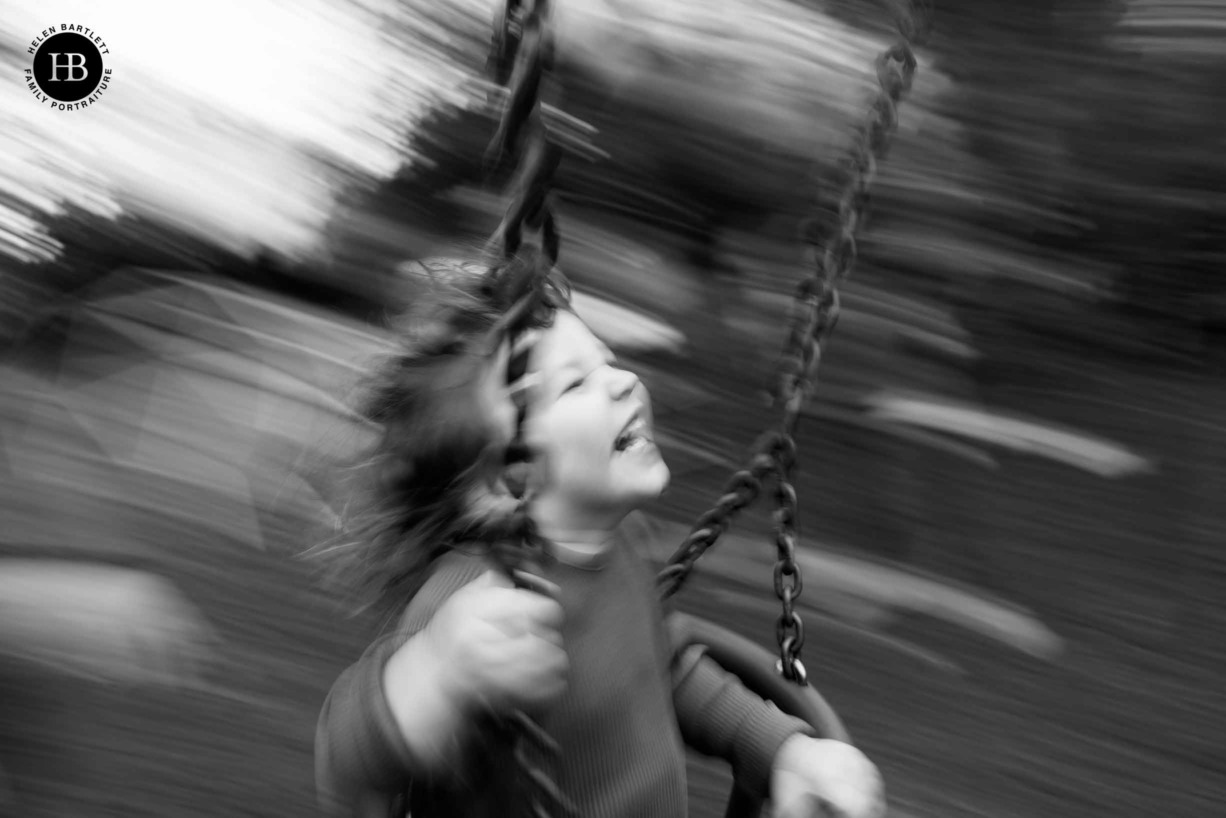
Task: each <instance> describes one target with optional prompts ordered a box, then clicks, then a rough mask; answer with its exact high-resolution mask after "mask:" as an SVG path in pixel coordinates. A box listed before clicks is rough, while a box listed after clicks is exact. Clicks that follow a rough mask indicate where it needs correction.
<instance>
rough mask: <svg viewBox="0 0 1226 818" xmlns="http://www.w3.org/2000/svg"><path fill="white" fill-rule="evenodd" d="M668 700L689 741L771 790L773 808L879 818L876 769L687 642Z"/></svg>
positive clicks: (785, 812) (791, 816)
mask: <svg viewBox="0 0 1226 818" xmlns="http://www.w3.org/2000/svg"><path fill="white" fill-rule="evenodd" d="M673 667H674V675H673V679H674V694H673V700H674V704H675V707H676V710H677V719H678V721H679V723H680V725H681V733H682V736H683V737H684V738H685V741H686V743H687V744H689V745H690V746H691V747H693V748H694V749H695V750H698V751H699V752H702V753H707V754H709V755H714V756H718V757H721V758H725V759H727V760H728V761H729V762H730V763H731V764H732V767H733V773H734V775H735V776H736V778H737V781H739V782H740V783H741V784H742V785H743V786H744V787H745V788H746V789H747V790H748V791H749V792H751V793H754V794H756V795H758V796H760V797H765V796H767V795H769V796H770V798H771V802H772V807H773V809H774V814H775V815H777V816H781V818H806V817H807V816H810V815H826V814H831V813H830V812H827V811H825V810H824V808H823V805H825V806H826V807H829V808H832V809H833V814H836V815H841V816H847V817H848V818H880V817H881V816H883V815H884V814H885V800H884V788H883V787H882V784H881V775H880V773H878V771H877V768H876V767H875V766H874V765H873V763H872V762H871V761H869V760H868V758H867V757H865V755H864V754H863V753H862V752H860V751H859V750H858V749H856V748H855V747H853V746H851V745H850V744H845V743H843V742H841V741H832V740H822V739H816V738H814V737H813V736H812V733H813V731H812V729H811V728H810V727H809V725H808V724H806V723H805V722H803V721H801V720H799V719H794V718H792V717H790V716H787V715H784V714H783V713H782V712H781V711H780V710H779V709H778V708H776V707H775V706H774V705H773V704H770V703H768V702H766V701H764V700H763V699H762V698H760V697H759V696H757V695H755V694H753V693H751V692H750V691H748V690H746V689H745V687H744V685H742V684H741V682H740V680H739V679H737V678H736V677H735V676H733V675H732V674H730V673H728V672H727V671H725V670H724V669H723V668H721V667H719V665H717V664H716V663H715V662H714V661H713V660H712V659H710V658H709V657H707V656H704V655H703V654H702V649H701V648H696V647H695V648H690V649H689V650H687V651H686V652H685V653H684V654H683V655H681V656H679V657H676V659H675V661H674V665H673Z"/></svg>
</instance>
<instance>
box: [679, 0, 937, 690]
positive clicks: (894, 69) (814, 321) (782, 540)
mask: <svg viewBox="0 0 1226 818" xmlns="http://www.w3.org/2000/svg"><path fill="white" fill-rule="evenodd" d="M892 5H894V6H895V19H896V24H897V27H898V32H899V39H898V41H897V42H896V43H894V44H893V45H891V46H890V47H889V48H887V49H886V50H885V51H884V52H882V54H881V55H880V56H879V57H878V59H877V82H878V85H879V88H880V90H879V92H878V95H877V98H876V100H875V101H874V102H873V105H872V109H871V112H870V114H869V117H868V120H867V123H866V124H865V125H864V126H862V127H861V128H859V130H858V132H857V138H856V140H855V144H854V146H853V147H852V149H851V150H850V152H849V153H848V155H847V157H846V158H845V159H844V161H843V162H842V171H843V176H844V183H843V185H842V187H841V189H840V195H839V198H838V200H837V204H836V206H835V208H834V214H835V225H834V229H833V230H831V231H830V232H829V234H826V233H825V231H823V230H822V227H823V223H824V222H825V219H823V218H822V215H821V214H820V212H819V214H817V215H814V216H811V217H809V218H807V219H805V220H804V221H802V223H801V229H800V233H801V238H802V240H803V241H804V242H805V244H806V245H808V249H807V251H806V257H807V259H808V262H807V263H808V264H809V265H811V270H810V272H809V274H808V275H806V276H805V278H804V279H803V280H802V281H801V282H800V283H799V284H798V285H797V288H796V291H795V294H794V297H793V301H792V308H791V314H790V318H789V322H788V334H787V338H786V341H785V343H784V348H783V352H782V354H781V355H780V359H779V363H778V367H777V370H776V384H775V390H774V391H775V405H776V409H777V410H778V411H779V412H780V419H779V423H778V427H777V428H776V430H774V431H773V432H769V433H767V434H765V435H763V436H762V437H761V438H760V439H759V441H758V443H757V445H755V447H754V453H753V455H752V456H751V460H750V466H749V468H748V469H745V470H741V471H738V472H736V473H735V474H734V475H733V477H732V480H731V481H730V482H729V485H728V487H727V488H726V489H725V491H724V494H723V496H721V497H720V498H719V500H717V501H716V503H715V505H714V506H713V507H712V508H711V509H710V510H709V511H707V512H705V513H704V514H703V515H701V516H700V517H699V518H698V520H697V521H696V522H695V523H694V525H693V527H692V528H691V531H690V534H689V535H688V536H687V537H686V539H685V541H684V542H683V543H682V545H681V547H680V548H679V549H678V550H677V552H676V553H674V554H673V555H672V557H670V558H669V560H668V563H667V564H666V566H665V567H664V569H663V570H662V571H661V572H660V574H659V583H660V586H661V593H662V594H663V595H664V596H665V597H667V596H671V595H672V594H674V593H676V592H677V591H678V590H679V589H680V588H681V586H682V585H683V584H684V583H685V581H686V579H687V578H688V577H689V575H690V573H691V571H692V570H693V567H694V564H695V562H696V561H697V560H698V558H699V557H701V556H702V554H704V553H705V552H706V551H707V549H709V548H710V547H711V546H712V545H714V544H715V542H716V541H717V540H718V539H719V537H720V536H721V535H722V534H723V533H724V531H726V530H727V528H728V526H729V525H730V524H731V522H732V519H733V518H734V517H735V516H736V514H738V513H739V512H740V511H741V510H742V509H743V508H745V507H746V506H747V505H749V504H750V503H752V502H753V501H754V500H756V499H757V497H758V495H759V494H760V493H761V488H762V481H763V480H764V479H766V478H767V477H772V478H774V481H775V493H774V495H775V496H774V500H775V510H774V512H773V515H772V516H773V522H774V531H775V546H776V556H777V559H776V562H775V568H774V588H775V595H776V596H777V597H778V598H779V602H780V606H781V612H780V614H779V618H778V619H777V620H776V626H775V635H776V639H777V641H778V644H779V662H778V663H777V668H778V670H779V672H780V673H781V674H782V675H783V677H784V678H786V679H788V680H790V681H794V682H796V683H797V684H801V685H804V684H806V683H807V678H808V674H807V672H806V670H805V666H804V664H803V663H802V662H801V660H800V652H801V648H803V647H804V642H805V631H804V623H803V621H802V620H801V618H800V614H799V613H797V611H796V601H797V599H798V598H799V597H800V594H801V591H802V589H803V587H804V581H803V578H802V576H801V572H800V566H799V565H798V564H797V563H796V546H797V539H798V537H797V532H796V518H797V500H796V490H795V488H794V487H793V485H792V467H793V465H794V463H795V455H796V443H795V440H794V439H793V435H794V434H795V431H796V426H797V423H798V420H799V418H800V413H801V411H802V409H803V408H804V405H805V403H806V402H807V401H808V399H809V397H810V395H811V394H812V391H813V383H814V379H815V377H816V375H817V369H818V366H819V364H820V363H821V359H822V354H823V352H824V350H825V349H826V344H827V342H828V340H829V338H830V335H831V333H832V332H833V331H834V328H835V325H836V324H837V323H838V320H839V288H840V287H841V286H842V285H843V283H844V282H845V281H846V279H847V278H848V276H849V275H850V274H851V271H852V269H853V268H854V267H855V263H856V259H857V257H858V255H859V253H858V247H857V244H856V235H857V233H858V232H859V231H860V230H862V229H863V228H864V224H865V222H866V214H867V208H868V202H869V191H870V188H871V187H872V184H873V181H874V180H875V178H876V176H877V167H878V164H879V162H880V160H882V159H883V158H884V157H885V155H886V152H887V150H888V147H889V143H890V139H891V137H892V136H893V134H894V131H895V130H896V129H897V127H898V102H899V99H900V98H901V97H902V95H903V94H904V93H906V92H907V91H908V90H910V88H911V82H912V79H913V77H914V74H915V70H916V67H917V61H916V58H915V52H914V51H913V50H912V43H915V42H919V41H921V40H922V39H923V38H924V37H926V35H927V31H928V26H929V24H930V22H931V3H930V0H897V1H896V2H894V3H892ZM825 212H826V213H829V212H830V211H829V210H827V211H825Z"/></svg>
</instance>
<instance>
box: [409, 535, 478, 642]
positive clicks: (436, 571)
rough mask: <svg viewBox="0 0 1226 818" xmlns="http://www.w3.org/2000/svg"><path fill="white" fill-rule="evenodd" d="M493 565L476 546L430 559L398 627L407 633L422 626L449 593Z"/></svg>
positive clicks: (445, 599) (447, 597)
mask: <svg viewBox="0 0 1226 818" xmlns="http://www.w3.org/2000/svg"><path fill="white" fill-rule="evenodd" d="M492 568H494V565H493V563H492V562H491V561H490V560H489V557H487V556H486V555H485V554H482V553H480V551H479V550H477V549H472V550H469V549H462V548H456V549H452V550H450V551H448V552H447V553H445V554H443V555H442V556H440V557H438V558H437V559H435V560H434V562H432V563H431V565H430V568H429V569H428V571H427V575H426V579H425V581H424V582H423V583H422V584H421V587H419V588H418V589H417V591H416V592H415V593H414V594H413V596H412V597H411V598H410V599H409V600H408V604H407V605H406V607H405V610H404V614H403V616H401V619H400V628H399V630H401V631H402V632H404V633H406V634H407V635H412V634H414V633H416V632H417V631H419V630H421V629H422V628H423V627H425V626H426V623H428V622H429V621H430V619H431V618H432V617H433V616H434V614H435V612H436V611H437V610H438V609H439V607H440V606H442V604H443V603H444V602H446V601H447V600H448V599H449V598H450V597H451V595H452V594H454V593H455V592H456V591H458V590H460V589H461V588H463V587H464V586H465V585H467V584H468V583H470V582H472V581H473V580H475V579H476V578H477V577H479V576H481V575H482V574H484V573H485V572H486V571H489V570H491V569H492Z"/></svg>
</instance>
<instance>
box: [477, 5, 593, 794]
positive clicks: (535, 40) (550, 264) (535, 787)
mask: <svg viewBox="0 0 1226 818" xmlns="http://www.w3.org/2000/svg"><path fill="white" fill-rule="evenodd" d="M548 16H549V4H548V0H506V5H505V7H504V8H503V10H502V13H501V15H500V17H499V19H498V20H497V21H496V22H495V25H494V36H493V44H492V48H491V50H490V58H489V65H488V68H489V71H490V74H491V75H492V79H493V81H494V83H495V86H496V87H497V88H498V90H496V91H493V92H492V94H496V95H497V98H498V100H499V102H500V103H501V114H502V116H501V119H500V121H499V124H498V128H497V130H496V132H495V134H494V137H493V140H492V141H491V143H490V146H489V150H488V152H487V154H486V168H487V171H489V172H490V173H491V175H493V174H496V173H498V172H499V171H500V170H503V169H505V168H506V167H507V166H508V165H510V164H511V163H514V165H515V167H516V173H515V176H514V178H513V180H512V182H511V185H510V195H509V203H508V205H507V210H506V213H505V215H504V217H503V219H502V222H501V224H499V226H498V228H497V230H496V231H495V232H494V235H493V236H492V237H491V239H490V242H489V246H488V248H487V249H488V250H489V252H490V254H491V256H493V263H492V270H491V279H492V281H491V288H492V290H494V291H496V292H497V291H501V292H500V298H499V300H500V301H503V302H505V303H506V306H507V307H508V316H507V319H506V320H507V321H508V326H507V327H506V329H507V330H508V332H514V331H516V330H517V329H518V328H519V327H520V326H522V325H523V324H525V323H528V322H530V321H531V320H532V315H533V314H534V313H535V312H536V311H537V310H536V307H537V303H536V302H537V301H541V300H542V296H543V295H544V294H545V292H546V287H545V283H544V282H545V281H546V280H547V279H548V278H549V276H550V273H551V272H552V271H553V268H554V265H555V264H556V263H557V260H558V251H559V243H560V240H559V233H558V227H557V220H556V218H555V217H554V214H553V208H552V201H551V194H550V181H551V179H552V177H553V172H554V169H555V168H556V167H557V164H558V161H559V159H560V151H559V150H558V149H557V147H556V146H555V145H553V144H551V143H550V142H549V140H548V139H547V134H546V126H545V122H544V119H543V113H542V110H543V105H542V102H541V86H542V84H543V83H544V82H545V80H546V78H547V75H548V71H549V69H550V68H551V66H552V63H553V34H552V30H551V28H550V26H549V25H548ZM504 85H505V86H506V90H505V92H503V91H501V86H504ZM525 244H528V246H525ZM524 355H526V353H524V354H521V355H519V356H512V362H511V365H510V368H509V371H508V383H511V382H512V381H513V380H515V379H516V378H518V377H519V375H521V374H522V373H516V372H515V371H514V370H515V369H516V368H517V367H519V368H522V366H523V365H524V363H525V359H524ZM525 409H526V407H525V406H524V405H522V404H519V405H517V406H516V413H517V424H516V426H517V432H516V439H515V441H514V442H513V443H512V444H511V446H510V447H509V450H508V457H507V459H508V467H509V468H510V469H513V470H514V469H520V468H521V467H523V466H524V465H525V464H527V463H528V462H529V461H530V453H529V452H528V451H527V450H526V449H525V448H524V446H523V444H522V426H523V419H524V412H525ZM530 501H531V493H530V491H529V490H527V488H526V481H525V486H522V487H521V493H520V503H519V507H518V508H517V509H516V511H515V514H514V519H513V520H512V521H511V522H510V524H509V531H507V532H505V533H506V535H507V536H502V537H499V538H497V539H498V541H497V542H496V543H495V544H494V547H493V548H492V553H493V556H494V558H495V561H496V562H497V563H498V564H499V565H500V567H501V568H502V569H503V571H504V572H505V573H506V574H507V576H508V577H509V578H510V579H511V581H512V582H513V583H514V584H515V586H516V587H518V588H523V589H527V590H531V591H535V592H537V593H542V594H548V593H549V592H548V590H547V589H548V586H547V585H546V584H545V583H544V582H543V581H541V580H540V579H539V569H540V556H541V554H542V550H543V549H542V541H541V540H540V538H539V537H538V536H537V535H536V532H535V528H534V526H533V525H532V519H531V517H530V515H529V504H530ZM502 727H503V728H504V729H506V730H507V731H509V733H510V738H511V741H512V746H513V750H512V756H513V758H514V762H515V765H516V767H517V768H518V770H519V772H520V776H521V781H522V782H523V783H524V786H525V788H526V790H527V793H526V795H527V801H528V808H529V810H530V813H531V815H532V816H533V818H554V816H557V815H574V814H575V808H574V806H573V805H572V804H571V803H570V802H569V800H568V799H567V798H566V796H565V794H564V793H563V792H562V791H561V790H560V789H559V787H558V786H557V783H556V777H555V775H554V770H555V769H556V766H557V757H558V746H557V744H556V742H554V740H553V738H552V737H551V736H550V735H549V734H548V733H547V732H546V731H545V730H543V729H542V728H541V726H540V725H539V724H537V722H536V721H535V720H534V719H533V718H532V717H530V716H529V715H527V714H526V713H524V712H522V711H518V710H517V711H514V712H513V713H511V714H510V715H509V716H508V718H507V719H505V720H504V723H503V725H502Z"/></svg>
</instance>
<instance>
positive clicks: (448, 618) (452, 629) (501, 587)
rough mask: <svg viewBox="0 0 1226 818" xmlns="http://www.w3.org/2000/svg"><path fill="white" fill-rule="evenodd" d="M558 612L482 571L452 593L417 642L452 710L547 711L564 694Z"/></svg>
mask: <svg viewBox="0 0 1226 818" xmlns="http://www.w3.org/2000/svg"><path fill="white" fill-rule="evenodd" d="M561 627H562V606H561V605H559V604H558V602H557V601H556V600H554V599H551V598H550V597H547V596H542V595H541V594H538V593H535V592H532V591H526V590H520V589H517V588H514V587H513V586H512V585H511V583H510V581H509V580H507V579H506V578H505V577H503V576H502V575H500V574H497V573H495V572H492V571H491V572H489V573H486V574H484V575H482V576H481V577H478V578H477V579H476V580H474V581H473V582H471V583H469V584H468V585H466V586H465V587H463V588H461V589H460V590H458V591H456V592H455V593H454V594H453V595H452V596H451V598H450V599H448V600H447V602H445V603H444V604H443V605H442V606H441V607H440V608H439V610H438V612H437V613H435V615H434V619H433V620H432V621H431V623H430V625H429V627H427V628H426V630H425V631H423V634H422V635H423V636H424V637H425V639H426V640H427V641H428V642H429V644H430V652H431V654H432V655H433V656H434V657H435V660H436V662H437V663H438V667H437V671H438V674H439V675H438V678H439V681H440V684H442V685H443V686H444V689H445V690H447V692H449V693H450V694H452V695H453V696H454V697H455V699H454V701H456V703H457V704H458V705H459V706H460V707H462V708H465V709H467V708H468V707H471V706H474V705H475V706H477V707H484V708H488V709H491V710H494V711H498V712H501V711H504V710H508V709H511V708H525V709H530V708H532V707H534V706H539V705H543V704H547V703H548V702H550V701H552V700H553V699H554V698H556V697H557V696H558V695H560V694H561V693H562V692H563V691H564V690H565V689H566V672H567V667H568V662H567V657H566V651H565V650H564V649H563V647H562V634H561Z"/></svg>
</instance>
